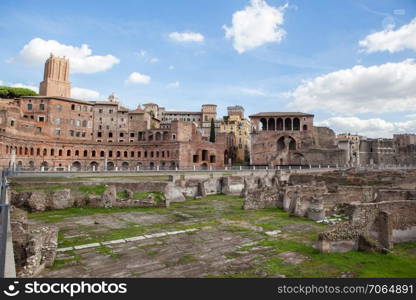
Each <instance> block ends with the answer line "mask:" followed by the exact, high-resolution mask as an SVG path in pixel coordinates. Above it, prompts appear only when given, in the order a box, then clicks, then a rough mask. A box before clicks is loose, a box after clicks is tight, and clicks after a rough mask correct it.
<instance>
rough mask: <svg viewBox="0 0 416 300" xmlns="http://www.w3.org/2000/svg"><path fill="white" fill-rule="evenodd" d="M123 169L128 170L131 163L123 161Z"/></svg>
mask: <svg viewBox="0 0 416 300" xmlns="http://www.w3.org/2000/svg"><path fill="white" fill-rule="evenodd" d="M121 169H122V170H124V171H126V170H128V169H129V163H128V162H126V161H125V162H123V163H122V164H121Z"/></svg>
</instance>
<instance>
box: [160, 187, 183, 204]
mask: <svg viewBox="0 0 416 300" xmlns="http://www.w3.org/2000/svg"><path fill="white" fill-rule="evenodd" d="M164 194H165V198H166V201H167V202H168V203H170V202H183V201H185V200H186V198H185V196H184V195H183V194H182V192H181V190H180V189H179V188H178V187H176V186H175V185H174V184H173V183H169V184H168V185H167V186H166V188H165V191H164Z"/></svg>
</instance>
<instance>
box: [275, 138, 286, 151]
mask: <svg viewBox="0 0 416 300" xmlns="http://www.w3.org/2000/svg"><path fill="white" fill-rule="evenodd" d="M285 148H286V145H285V137H284V136H282V137H280V138H279V139H278V140H277V151H282V150H284V149H285Z"/></svg>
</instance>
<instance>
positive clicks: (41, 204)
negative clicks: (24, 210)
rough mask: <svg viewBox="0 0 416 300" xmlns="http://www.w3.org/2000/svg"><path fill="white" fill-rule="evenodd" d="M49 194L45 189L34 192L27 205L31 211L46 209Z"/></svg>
mask: <svg viewBox="0 0 416 300" xmlns="http://www.w3.org/2000/svg"><path fill="white" fill-rule="evenodd" d="M47 203H48V199H47V195H46V193H45V192H43V191H35V192H32V193H31V195H30V197H29V198H28V199H27V205H28V207H29V208H30V210H31V211H33V212H37V211H45V210H46V208H47Z"/></svg>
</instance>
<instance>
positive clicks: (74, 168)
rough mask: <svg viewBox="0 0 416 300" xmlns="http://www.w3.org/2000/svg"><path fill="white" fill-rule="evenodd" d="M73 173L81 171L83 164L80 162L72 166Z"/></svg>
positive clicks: (75, 162)
mask: <svg viewBox="0 0 416 300" xmlns="http://www.w3.org/2000/svg"><path fill="white" fill-rule="evenodd" d="M71 169H72V171H81V163H80V162H79V161H74V162H73V163H72V166H71Z"/></svg>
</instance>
